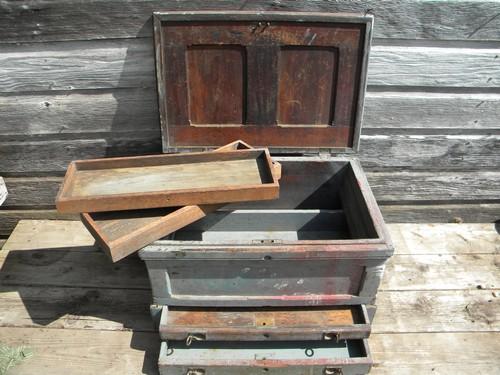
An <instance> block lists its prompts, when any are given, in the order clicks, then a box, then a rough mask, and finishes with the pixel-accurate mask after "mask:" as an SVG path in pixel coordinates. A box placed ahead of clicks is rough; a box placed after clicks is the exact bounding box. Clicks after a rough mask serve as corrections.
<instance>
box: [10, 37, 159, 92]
mask: <svg viewBox="0 0 500 375" xmlns="http://www.w3.org/2000/svg"><path fill="white" fill-rule="evenodd" d="M0 66H1V68H0V86H1V87H2V88H1V90H0V92H22V91H24V92H26V91H30V92H31V91H51V90H75V89H109V88H117V87H120V88H130V87H133V88H144V87H148V88H154V87H155V85H156V79H155V74H154V57H153V39H152V38H148V39H115V40H100V41H78V42H63V43H43V44H23V45H1V46H0Z"/></svg>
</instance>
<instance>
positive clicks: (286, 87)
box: [278, 47, 338, 125]
mask: <svg viewBox="0 0 500 375" xmlns="http://www.w3.org/2000/svg"><path fill="white" fill-rule="evenodd" d="M337 58H338V52H337V51H336V50H335V48H321V47H319V48H318V47H286V48H283V49H282V50H281V54H280V73H279V74H280V76H279V101H278V103H279V108H278V123H279V124H289V125H304V124H312V125H330V124H331V121H332V118H333V108H332V105H331V104H332V102H335V100H332V99H333V98H332V95H333V94H334V91H335V90H334V89H335V87H336V86H337V85H336V77H337V69H338V59H337Z"/></svg>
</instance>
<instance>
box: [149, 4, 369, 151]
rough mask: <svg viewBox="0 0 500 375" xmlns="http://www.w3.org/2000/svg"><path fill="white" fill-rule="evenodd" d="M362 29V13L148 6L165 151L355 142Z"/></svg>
mask: <svg viewBox="0 0 500 375" xmlns="http://www.w3.org/2000/svg"><path fill="white" fill-rule="evenodd" d="M370 32H371V19H370V18H369V17H363V16H362V15H359V16H358V17H355V16H352V15H326V14H319V13H315V14H307V13H303V14H302V13H291V14H286V13H269V14H267V13H263V14H257V13H249V12H224V13H220V14H218V13H216V12H193V13H189V14H183V13H176V12H170V13H156V14H155V33H156V34H155V35H156V41H155V42H156V49H157V56H160V58H159V59H157V74H158V82H159V86H158V91H159V96H160V115H161V119H162V131H163V137H164V150H165V151H170V150H177V149H187V148H190V147H213V146H219V145H221V144H224V143H227V142H230V141H231V140H233V139H235V138H236V139H244V140H246V141H247V142H249V143H251V144H260V143H264V142H265V143H266V145H268V146H273V147H276V148H285V149H287V150H290V151H294V150H295V151H297V149H300V150H303V149H305V148H311V147H316V148H318V147H319V148H328V149H330V148H337V149H341V150H343V149H346V148H352V149H357V144H358V143H357V138H358V137H359V132H358V130H357V129H358V128H359V127H360V121H361V118H360V111H361V105H362V100H363V95H362V94H360V91H361V92H362V91H363V90H364V80H365V76H366V63H367V53H368V48H369V47H368V46H369V43H370ZM186 96H187V97H188V100H187V102H186V99H185V98H186ZM186 115H187V116H188V118H186V117H185V116H186ZM224 124H230V125H233V126H231V127H223V126H221V125H224ZM234 125H239V126H234ZM297 125H300V126H297ZM317 125H320V126H321V127H317Z"/></svg>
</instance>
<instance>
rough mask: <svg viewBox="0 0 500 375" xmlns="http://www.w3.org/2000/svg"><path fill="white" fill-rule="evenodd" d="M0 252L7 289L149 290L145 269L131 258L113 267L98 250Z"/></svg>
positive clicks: (135, 259)
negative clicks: (63, 287)
mask: <svg viewBox="0 0 500 375" xmlns="http://www.w3.org/2000/svg"><path fill="white" fill-rule="evenodd" d="M95 249H96V248H95ZM2 253H4V254H2ZM2 253H0V264H1V263H2V262H3V266H2V269H1V270H2V272H1V273H0V283H1V284H2V285H3V286H5V287H8V288H9V289H10V290H15V289H16V288H17V286H20V285H34V286H48V287H50V286H64V285H66V286H74V287H84V288H99V287H104V286H106V287H107V288H115V289H124V288H126V289H146V290H147V289H149V279H148V276H147V273H146V267H145V265H144V263H143V262H141V261H140V260H139V259H138V258H135V257H134V258H133V259H129V258H127V259H124V260H123V261H122V262H121V263H119V264H113V263H111V262H110V261H109V260H108V259H107V258H106V255H105V254H103V253H101V252H99V251H81V250H75V248H74V247H67V248H57V249H56V250H54V249H52V248H45V249H38V250H14V249H11V250H10V251H8V252H6V251H2ZM5 253H7V254H5ZM34 267H36V272H34V271H33V269H34Z"/></svg>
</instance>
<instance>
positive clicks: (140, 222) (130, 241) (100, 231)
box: [80, 140, 281, 262]
mask: <svg viewBox="0 0 500 375" xmlns="http://www.w3.org/2000/svg"><path fill="white" fill-rule="evenodd" d="M245 149H252V146H250V145H248V144H247V143H245V142H243V141H240V140H238V141H235V142H232V143H230V144H228V145H225V146H222V147H219V148H218V149H216V150H214V152H227V151H234V150H245ZM273 174H274V176H275V178H276V179H279V178H280V177H281V165H280V164H279V163H277V162H274V161H273ZM221 206H222V205H221V204H214V205H201V206H197V205H190V206H184V207H181V208H173V207H169V208H156V209H144V210H127V211H110V212H94V213H82V214H81V215H80V218H81V220H82V222H83V224H84V225H85V226H86V228H87V229H88V230H89V232H90V233H91V234H92V235H93V236H94V238H95V239H96V241H97V242H98V244H99V246H100V247H101V248H102V249H103V250H104V252H105V253H106V254H107V255H108V256H109V257H110V259H111V260H112V261H113V262H117V261H119V260H120V259H123V258H124V257H126V256H128V255H130V254H132V253H134V252H135V251H137V250H139V249H141V248H142V247H144V246H146V245H148V244H150V243H151V242H153V241H156V240H158V239H160V238H162V237H165V236H167V235H169V234H170V233H172V232H175V231H176V230H179V229H181V228H183V227H184V226H186V225H188V224H191V223H193V222H195V221H197V220H199V219H202V218H203V217H205V216H206V215H207V214H208V213H210V212H212V211H215V210H216V209H218V208H219V207H221Z"/></svg>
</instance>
